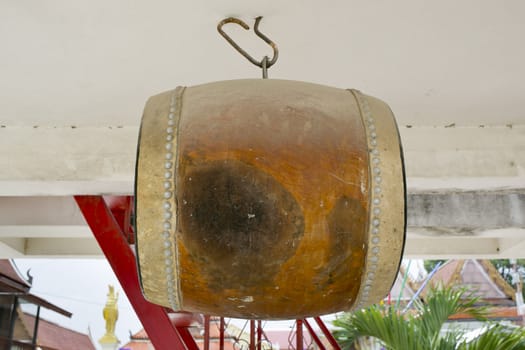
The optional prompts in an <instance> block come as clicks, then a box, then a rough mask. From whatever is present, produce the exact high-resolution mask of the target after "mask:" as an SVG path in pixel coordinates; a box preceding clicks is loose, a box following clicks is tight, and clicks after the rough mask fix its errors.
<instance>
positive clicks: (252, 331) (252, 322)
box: [250, 320, 255, 350]
mask: <svg viewBox="0 0 525 350" xmlns="http://www.w3.org/2000/svg"><path fill="white" fill-rule="evenodd" d="M250 350H255V320H250Z"/></svg>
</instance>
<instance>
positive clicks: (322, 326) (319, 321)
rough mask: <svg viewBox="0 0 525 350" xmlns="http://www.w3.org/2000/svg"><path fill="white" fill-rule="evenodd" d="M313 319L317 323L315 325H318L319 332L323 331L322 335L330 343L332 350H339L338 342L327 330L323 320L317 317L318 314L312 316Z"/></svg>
mask: <svg viewBox="0 0 525 350" xmlns="http://www.w3.org/2000/svg"><path fill="white" fill-rule="evenodd" d="M314 320H315V322H316V323H317V325H318V326H319V328H320V329H321V332H323V334H324V336H325V337H326V339H327V340H328V342H329V343H330V345H332V347H333V348H334V350H341V347H340V346H339V343H337V340H335V338H334V336H333V335H332V333H330V331H329V330H328V328H327V327H326V325H325V324H324V322H323V320H322V319H321V317H319V316H317V317H314Z"/></svg>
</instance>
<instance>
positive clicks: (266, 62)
mask: <svg viewBox="0 0 525 350" xmlns="http://www.w3.org/2000/svg"><path fill="white" fill-rule="evenodd" d="M261 19H262V16H259V17H257V18H255V25H254V27H253V31H254V32H255V34H256V35H257V36H258V37H259V38H261V39H262V40H263V41H264V42H265V43H267V44H268V45H270V47H271V48H272V50H273V56H272V58H271V59H270V58H269V57H268V56H264V57H263V59H262V60H261V61H258V60H256V59H255V58H253V57H252V56H251V55H250V54H249V53H248V52H246V50H244V49H243V48H242V47H240V46H239V45H238V44H237V43H236V42H235V41H234V40H233V39H232V38H231V37H230V36H229V35H228V34H226V32H225V31H224V30H223V29H222V27H223V26H224V25H225V24H227V23H235V24H237V25H239V26H241V27H242V28H244V29H245V30H249V29H250V26H249V25H247V24H246V23H245V22H243V21H242V20H240V19H238V18H235V17H228V18H225V19H223V20H222V21H220V22H219V24H217V31H218V32H219V34H220V35H222V37H223V38H224V39H226V41H227V42H228V43H229V44H230V45H231V46H233V47H234V48H235V50H237V52H239V53H240V54H241V55H243V56H244V57H245V58H246V59H247V60H248V61H250V62H251V63H252V64H254V65H256V66H257V67H260V68H262V70H263V79H267V78H268V69H269V68H270V67H271V66H273V65H274V64H275V62H277V58H279V49H278V48H277V45H276V44H275V43H274V42H273V41H272V40H271V39H270V38H268V37H267V36H266V35H264V34H263V33H262V32H261V31H260V30H259V23H260V22H261Z"/></svg>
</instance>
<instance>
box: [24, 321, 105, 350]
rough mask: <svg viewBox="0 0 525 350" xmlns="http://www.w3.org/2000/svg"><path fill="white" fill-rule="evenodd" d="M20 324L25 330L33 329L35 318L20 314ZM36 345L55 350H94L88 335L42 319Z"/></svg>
mask: <svg viewBox="0 0 525 350" xmlns="http://www.w3.org/2000/svg"><path fill="white" fill-rule="evenodd" d="M22 322H23V323H24V325H25V326H26V328H27V329H33V328H34V325H35V317H34V316H33V315H29V314H27V313H22ZM37 343H38V345H39V346H41V347H45V348H49V349H56V350H71V349H75V350H96V348H95V345H94V344H93V342H92V341H91V339H90V337H89V336H88V335H86V334H82V333H80V332H77V331H74V330H71V329H68V328H64V327H62V326H59V325H57V324H55V323H52V322H49V321H46V320H43V319H40V321H39V323H38V335H37Z"/></svg>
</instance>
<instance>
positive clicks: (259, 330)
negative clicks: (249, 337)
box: [257, 320, 262, 350]
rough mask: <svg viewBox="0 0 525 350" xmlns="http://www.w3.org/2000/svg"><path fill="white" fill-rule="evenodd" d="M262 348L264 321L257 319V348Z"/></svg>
mask: <svg viewBox="0 0 525 350" xmlns="http://www.w3.org/2000/svg"><path fill="white" fill-rule="evenodd" d="M261 349H262V321H261V320H258V321H257V350H261Z"/></svg>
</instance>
